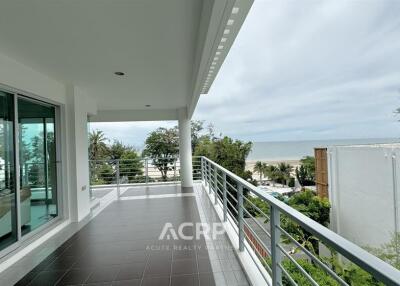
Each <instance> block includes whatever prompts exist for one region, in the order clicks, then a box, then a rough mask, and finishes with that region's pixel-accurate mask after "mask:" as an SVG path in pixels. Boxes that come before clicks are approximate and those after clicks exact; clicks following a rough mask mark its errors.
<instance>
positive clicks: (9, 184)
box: [0, 91, 18, 250]
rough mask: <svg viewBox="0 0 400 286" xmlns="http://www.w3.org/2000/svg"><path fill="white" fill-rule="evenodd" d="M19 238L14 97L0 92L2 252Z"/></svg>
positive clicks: (0, 226)
mask: <svg viewBox="0 0 400 286" xmlns="http://www.w3.org/2000/svg"><path fill="white" fill-rule="evenodd" d="M17 238H18V234H17V211H16V192H15V163H14V96H13V95H12V94H9V93H6V92H2V91H0V250H3V249H4V248H6V247H7V246H9V245H11V244H12V243H14V242H15V241H16V240H17Z"/></svg>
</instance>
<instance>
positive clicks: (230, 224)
mask: <svg viewBox="0 0 400 286" xmlns="http://www.w3.org/2000/svg"><path fill="white" fill-rule="evenodd" d="M201 186H202V189H203V191H204V192H206V193H207V195H208V197H209V199H210V200H211V202H214V200H215V199H214V193H213V192H212V193H209V189H208V187H207V186H205V185H204V184H203V183H201ZM213 206H214V209H215V211H216V212H217V214H218V217H219V219H220V220H221V221H222V222H223V217H224V216H223V208H222V204H221V202H220V201H219V200H218V203H217V204H215V203H213ZM227 217H228V221H227V222H224V223H223V225H224V228H225V231H226V234H227V235H228V237H229V240H230V241H231V243H232V246H233V247H234V248H235V253H236V255H237V257H238V260H239V262H240V264H241V266H242V268H243V270H244V272H245V274H246V275H247V278H248V280H249V282H250V283H251V284H252V285H255V286H256V285H257V286H258V285H260V286H261V285H266V284H268V285H272V278H271V276H270V275H269V273H268V272H267V271H266V270H265V268H264V266H263V265H262V263H261V262H260V260H259V259H258V257H257V255H256V253H255V252H254V251H253V250H252V248H251V246H250V244H249V243H248V242H247V241H246V240H245V249H244V251H239V236H238V233H239V230H238V228H237V226H236V225H235V222H234V220H233V219H232V217H231V216H230V215H229V214H228V216H227Z"/></svg>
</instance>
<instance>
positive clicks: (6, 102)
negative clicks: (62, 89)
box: [0, 90, 58, 251]
mask: <svg viewBox="0 0 400 286" xmlns="http://www.w3.org/2000/svg"><path fill="white" fill-rule="evenodd" d="M56 123H57V118H56V107H55V106H54V105H51V104H47V103H44V102H41V101H37V100H33V99H31V98H28V97H25V96H23V95H20V94H15V93H11V92H4V91H1V90H0V251H2V250H3V249H5V248H7V247H8V246H10V245H12V244H14V243H15V242H17V241H18V240H20V239H21V238H23V237H24V236H25V235H27V234H29V233H30V232H32V231H34V230H35V229H38V228H40V227H41V226H44V225H45V224H46V223H48V222H49V221H51V220H52V219H53V218H55V217H57V216H58V196H57V164H56V162H57V159H56V154H57V147H56V145H57V144H56ZM17 134H18V135H17Z"/></svg>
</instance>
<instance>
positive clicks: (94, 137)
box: [89, 130, 109, 160]
mask: <svg viewBox="0 0 400 286" xmlns="http://www.w3.org/2000/svg"><path fill="white" fill-rule="evenodd" d="M106 141H107V138H106V137H105V135H104V133H103V131H100V130H95V131H92V132H91V133H90V134H89V159H90V160H102V159H106V158H107V155H108V152H109V150H108V147H107V144H106Z"/></svg>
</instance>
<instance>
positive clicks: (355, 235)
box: [328, 146, 400, 246]
mask: <svg viewBox="0 0 400 286" xmlns="http://www.w3.org/2000/svg"><path fill="white" fill-rule="evenodd" d="M399 156H400V149H399V148H395V149H393V148H388V147H382V146H380V147H379V146H336V147H330V148H328V168H329V198H330V201H331V204H332V211H331V228H332V230H334V231H336V232H337V233H338V234H340V235H342V236H343V237H345V238H347V239H349V240H350V241H352V242H354V243H356V244H358V245H359V246H379V245H381V244H382V243H386V242H388V240H389V239H390V238H391V234H392V233H393V232H395V231H396V230H397V231H398V230H399V226H398V221H399V219H400V217H399V214H398V211H397V210H398V209H399V207H400V204H399V199H397V198H398V197H399V196H398V191H397V185H399V183H400V175H399V174H400V172H399V171H396V170H399V167H400V165H399V163H400V159H397V158H400V157H399ZM396 196H397V198H396Z"/></svg>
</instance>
